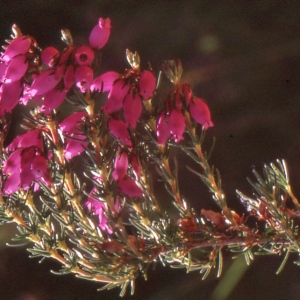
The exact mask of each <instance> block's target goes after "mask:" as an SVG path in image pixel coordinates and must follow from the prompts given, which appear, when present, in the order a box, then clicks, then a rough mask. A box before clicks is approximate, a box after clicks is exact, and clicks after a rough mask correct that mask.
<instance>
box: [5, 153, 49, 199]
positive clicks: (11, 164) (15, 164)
mask: <svg viewBox="0 0 300 300" xmlns="http://www.w3.org/2000/svg"><path fill="white" fill-rule="evenodd" d="M3 174H4V175H8V177H7V179H6V180H5V184H4V192H5V193H6V194H12V193H14V192H16V191H17V190H18V189H20V188H22V189H25V190H28V189H29V188H30V186H31V184H32V183H33V182H34V181H38V180H42V181H43V182H44V183H46V184H47V185H50V179H51V177H50V174H49V172H48V161H47V159H46V158H45V157H43V156H42V155H41V154H40V153H39V152H38V151H37V150H36V147H27V148H21V149H17V150H16V151H14V152H13V153H12V154H11V155H10V156H9V158H8V159H7V161H6V162H5V164H4V169H3Z"/></svg>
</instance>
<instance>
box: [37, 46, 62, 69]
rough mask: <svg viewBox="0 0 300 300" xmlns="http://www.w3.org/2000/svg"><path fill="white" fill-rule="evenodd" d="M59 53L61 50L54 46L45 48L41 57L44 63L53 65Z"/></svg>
mask: <svg viewBox="0 0 300 300" xmlns="http://www.w3.org/2000/svg"><path fill="white" fill-rule="evenodd" d="M58 54H59V51H58V50H57V49H56V48H54V47H52V46H50V47H47V48H45V49H44V50H43V51H42V53H41V59H42V62H43V64H45V65H47V66H49V67H52V64H53V60H54V58H55V57H56V56H57V55H58Z"/></svg>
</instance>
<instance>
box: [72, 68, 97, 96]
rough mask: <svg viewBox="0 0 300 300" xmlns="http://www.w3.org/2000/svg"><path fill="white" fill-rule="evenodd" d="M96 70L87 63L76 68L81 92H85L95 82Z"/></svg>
mask: <svg viewBox="0 0 300 300" xmlns="http://www.w3.org/2000/svg"><path fill="white" fill-rule="evenodd" d="M93 78H94V71H93V70H92V69H91V68H90V67H89V66H86V65H81V66H79V67H77V68H76V71H75V82H76V86H77V87H78V88H79V89H80V91H81V93H85V92H86V91H87V90H88V89H89V88H90V85H91V83H92V82H93Z"/></svg>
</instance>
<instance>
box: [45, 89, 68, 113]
mask: <svg viewBox="0 0 300 300" xmlns="http://www.w3.org/2000/svg"><path fill="white" fill-rule="evenodd" d="M66 94H67V92H66V90H61V89H53V90H50V91H49V92H47V93H46V94H45V96H44V104H43V106H42V107H41V111H44V114H45V115H49V114H50V113H51V111H52V110H53V109H55V108H57V107H58V106H60V105H61V104H62V103H63V102H64V100H65V98H66Z"/></svg>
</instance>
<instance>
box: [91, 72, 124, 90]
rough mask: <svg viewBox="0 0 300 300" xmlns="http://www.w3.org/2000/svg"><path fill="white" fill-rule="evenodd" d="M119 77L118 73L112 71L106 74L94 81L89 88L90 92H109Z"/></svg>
mask: <svg viewBox="0 0 300 300" xmlns="http://www.w3.org/2000/svg"><path fill="white" fill-rule="evenodd" d="M119 77H120V75H119V73H117V72H114V71H109V72H106V73H104V74H102V75H100V76H98V77H97V78H95V79H94V81H93V83H92V84H91V86H90V90H91V92H95V91H100V92H109V91H110V90H111V89H112V86H113V84H114V82H115V81H116V80H117V79H118V78H119Z"/></svg>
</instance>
